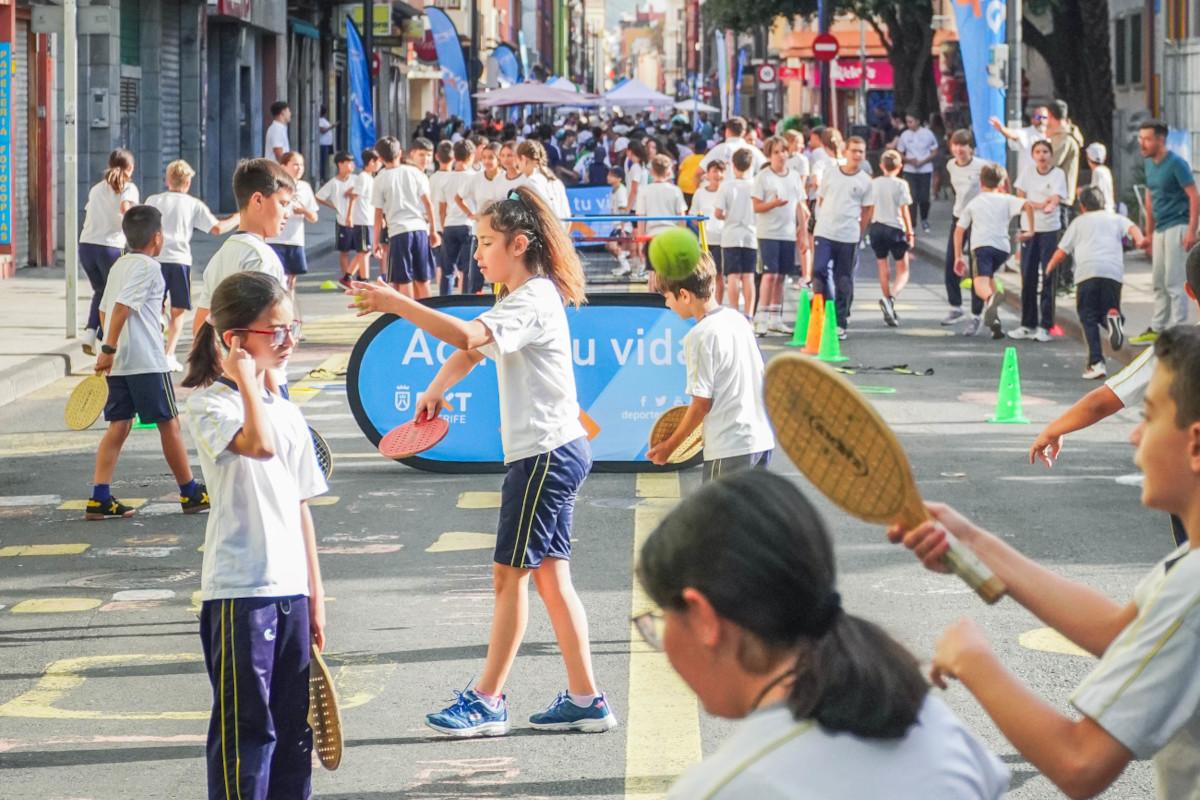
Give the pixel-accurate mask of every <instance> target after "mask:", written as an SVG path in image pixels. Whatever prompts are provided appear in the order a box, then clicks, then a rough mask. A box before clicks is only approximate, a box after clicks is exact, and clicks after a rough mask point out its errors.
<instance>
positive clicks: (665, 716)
mask: <svg viewBox="0 0 1200 800" xmlns="http://www.w3.org/2000/svg"><path fill="white" fill-rule="evenodd" d="M637 495H638V497H642V498H646V499H647V500H649V501H650V502H642V503H639V504H638V507H637V508H636V509H635V510H634V512H633V552H634V559H635V560H636V558H637V554H638V552H639V551H640V550H641V548H642V544H643V543H644V542H645V541H646V539H647V538H648V537H649V536H650V533H651V531H653V530H654V528H655V527H656V526H657V525H658V523H659V522H661V521H662V519H663V517H665V516H666V515H667V513H668V512H669V511H670V510H671V509H672V508H673V507H674V505H675V503H676V502H678V498H679V475H678V473H674V472H664V473H645V474H639V475H638V476H637ZM656 500H657V501H658V502H655V501H656ZM653 608H654V604H653V603H652V602H651V600H650V598H649V597H647V596H646V593H645V592H644V591H643V590H642V587H641V586H640V585H638V583H637V580H636V579H635V580H634V583H633V597H632V603H631V605H630V611H631V613H632V614H635V615H636V614H641V613H643V612H645V611H649V610H651V609H653ZM629 641H630V647H629V710H628V712H627V721H626V735H625V797H626V798H627V799H628V800H633V799H634V798H636V799H637V800H647V799H648V798H656V797H665V796H666V793H667V790H668V789H669V788H670V786H671V784H672V783H674V781H675V778H676V777H678V775H679V774H680V773H681V772H683V771H684V770H685V769H687V768H688V767H690V766H691V765H692V764H695V763H696V762H698V761H699V760H700V756H701V753H700V707H699V704H698V703H697V702H696V696H695V695H694V694H692V690H691V689H689V688H688V687H687V684H685V683H684V682H683V681H682V680H681V679H680V678H679V676H678V675H676V674H675V670H673V669H671V664H670V662H668V661H667V656H666V654H664V653H657V652H655V651H654V650H651V649H650V647H649V646H648V645H646V643H645V642H643V641H642V637H641V636H640V635H639V634H638V632H637V629H636V628H635V627H634V626H633V625H632V624H630V626H629Z"/></svg>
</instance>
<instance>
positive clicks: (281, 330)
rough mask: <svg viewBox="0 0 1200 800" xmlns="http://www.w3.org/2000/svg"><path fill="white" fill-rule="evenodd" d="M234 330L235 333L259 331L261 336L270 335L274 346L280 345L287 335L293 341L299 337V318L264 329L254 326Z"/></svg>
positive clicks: (286, 338)
mask: <svg viewBox="0 0 1200 800" xmlns="http://www.w3.org/2000/svg"><path fill="white" fill-rule="evenodd" d="M234 330H235V332H237V333H260V334H262V335H263V336H270V337H271V344H273V345H274V346H275V347H282V346H283V343H284V342H286V341H287V340H288V337H289V336H290V337H291V338H292V341H293V342H295V341H298V340H299V339H300V320H298V319H297V320H293V321H292V324H291V325H276V326H275V327H273V328H270V329H268V330H265V331H262V330H258V329H256V328H235V329H234Z"/></svg>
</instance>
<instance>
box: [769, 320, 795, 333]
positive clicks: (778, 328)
mask: <svg viewBox="0 0 1200 800" xmlns="http://www.w3.org/2000/svg"><path fill="white" fill-rule="evenodd" d="M767 330H768V331H770V332H771V333H787V334H791V333H794V331H793V330H792V327H791V326H790V325H787V324H785V323H784V321H783V319H782V318H778V317H777V318H775V319H772V320H770V321H768V322H767Z"/></svg>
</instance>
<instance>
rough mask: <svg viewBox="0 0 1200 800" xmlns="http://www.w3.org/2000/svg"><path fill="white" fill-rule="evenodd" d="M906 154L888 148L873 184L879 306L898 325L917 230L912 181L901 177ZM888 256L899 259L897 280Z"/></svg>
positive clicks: (885, 318)
mask: <svg viewBox="0 0 1200 800" xmlns="http://www.w3.org/2000/svg"><path fill="white" fill-rule="evenodd" d="M902 159H903V157H902V156H901V155H900V153H899V152H898V151H896V150H885V151H884V153H883V155H882V156H880V158H879V170H880V172H882V173H883V174H882V175H880V176H879V177H878V178H875V181H874V183H873V184H872V186H871V192H872V195H873V196H874V198H875V205H874V206H872V212H871V227H870V229H869V230H870V237H871V249H872V250H874V251H875V260H876V262H877V264H878V266H879V287H880V289H881V290H882V292H883V297H882V298H880V300H879V308H880V309H881V310H882V311H883V321H884V322H885V323H887V325H888V327H890V328H895V327H896V326H897V325H899V324H900V323H899V322H898V317H897V316H896V298H897V297H899V296H900V292H901V291H903V289H904V287H905V286H907V285H908V251H909V249H910V248H911V247H912V246H913V245H914V244H916V231H915V230H914V229H913V221H912V211H911V210H910V208H909V207H910V206H911V205H912V190H911V189H910V188H909V185H908V181H905V180H903V179H901V178H900V177H899V175H900V166H901V164H902V163H903V161H902ZM888 256H891V257H892V258H893V259H894V260H895V261H896V281H895V283H893V282H892V270H891V267H890V265H889V264H888Z"/></svg>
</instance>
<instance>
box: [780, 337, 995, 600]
mask: <svg viewBox="0 0 1200 800" xmlns="http://www.w3.org/2000/svg"><path fill="white" fill-rule="evenodd" d="M766 401H767V413H768V415H769V416H770V417H771V421H772V423H773V424H774V425H775V436H776V438H777V439H778V441H779V445H780V447H782V448H783V450H784V452H785V453H787V455H788V458H790V459H791V460H792V463H793V464H795V465H796V466H797V467H798V468H799V469H800V471H801V472H803V473H804V476H805V477H806V478H808V480H809V481H810V482H811V483H812V484H813V486H815V487H816V488H817V489H818V490H819V491H820V492H821V493H822V494H824V495H825V496H826V497H828V498H829V499H830V500H831V501H833V502H834V503H835V504H836V505H837V506H839V507H840V508H841V509H842V510H843V511H846V512H847V513H849V514H852V515H853V516H855V517H858V518H859V519H862V520H866V521H867V522H877V523H880V524H883V525H892V524H899V525H902V526H904V527H905V528H912V527H915V526H917V525H919V524H920V523H922V522H924V521H925V520H927V519H929V518H930V517H929V512H928V511H926V509H925V504H924V503H923V502H922V500H921V493H920V492H919V491H918V489H917V484H916V482H915V481H914V480H913V476H912V468H911V467H910V465H909V463H908V457H907V456H905V454H904V449H903V448H902V447H901V446H900V442H899V441H898V440H897V439H896V435H895V434H894V433H892V429H891V428H889V427H888V425H887V423H886V422H884V421H883V418H882V417H880V416H879V414H878V413H876V411H875V409H874V408H872V407H871V404H870V403H868V402H867V400H866V398H865V397H863V396H862V395H861V394H859V393H858V392H857V391H856V390H855V388H854V386H853V384H851V383H850V382H849V381H847V380H846V379H845V378H843V377H842V376H840V375H838V374H837V373H836V372H834V371H833V369H832V368H830V367H828V366H826V365H825V364H822V363H821V362H819V361H815V360H812V359H808V358H804V357H803V356H800V355H790V354H788V355H780V356H776V357H775V358H774V359H772V360H771V363H769V364H768V365H767V373H766ZM947 541H949V543H950V551H949V552H948V553H946V555H945V557H944V558H943V561H942V563H943V564H945V565H946V567H947V568H948V569H950V571H952V572H953V573H954V574H955V575H958V576H959V577H960V578H962V579H963V580H964V581H966V582H967V584H968V585H969V586H970V587H971V588H972V589H974V590H975V592H976V593H977V594H978V595H979V596H980V597H982V598H983V600H984V602H986V603H995V602H996V601H997V600H999V599H1000V598H1001V597H1003V596H1004V594H1005V593H1006V592H1007V591H1008V590H1007V588H1006V587H1005V585H1004V583H1003V582H1002V581H1001V580H1000V579H999V578H997V577H996V576H995V575H993V574H992V573H991V571H990V570H989V569H988V568H987V567H986V566H984V565H983V563H982V562H980V560H979V559H978V558H976V556H975V554H974V553H972V552H971V551H970V550H968V549H967V548H966V547H964V546H963V545H962V543H960V542H959V541H958V540H957V539H955V538H954V537H953V536H950V535H949V533H947Z"/></svg>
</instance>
